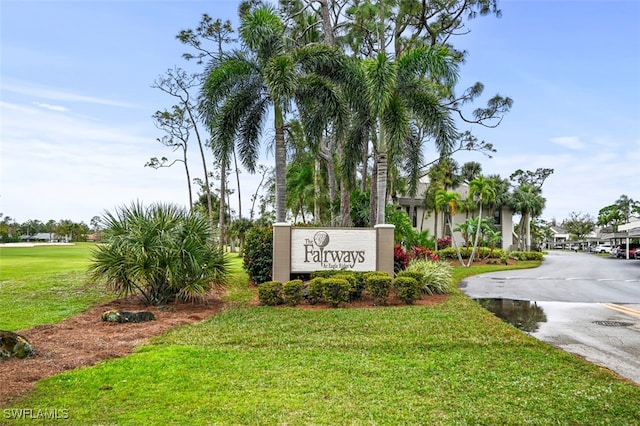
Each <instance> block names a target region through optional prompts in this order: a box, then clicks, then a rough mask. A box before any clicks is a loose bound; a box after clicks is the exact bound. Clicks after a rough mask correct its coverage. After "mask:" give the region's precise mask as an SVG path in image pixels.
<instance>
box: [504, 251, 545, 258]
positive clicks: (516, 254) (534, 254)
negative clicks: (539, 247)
mask: <svg viewBox="0 0 640 426" xmlns="http://www.w3.org/2000/svg"><path fill="white" fill-rule="evenodd" d="M509 257H510V258H512V259H516V260H542V259H543V257H544V255H543V254H542V252H541V251H512V252H509Z"/></svg>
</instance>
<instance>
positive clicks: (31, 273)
mask: <svg viewBox="0 0 640 426" xmlns="http://www.w3.org/2000/svg"><path fill="white" fill-rule="evenodd" d="M92 247H93V244H88V243H80V244H75V245H64V246H48V245H41V246H35V247H0V329H1V330H10V331H18V330H23V329H26V328H30V327H33V326H36V325H39V324H54V323H57V322H59V321H61V320H63V319H64V318H67V317H70V316H72V315H75V314H77V313H80V312H82V311H84V310H86V309H88V308H90V307H91V306H93V305H95V304H96V303H98V302H101V301H106V300H110V299H113V297H114V296H113V294H111V293H109V292H107V291H106V289H105V288H104V287H103V286H99V285H95V284H93V283H91V282H89V280H88V278H87V274H86V270H87V267H88V265H89V255H90V252H91V248H92Z"/></svg>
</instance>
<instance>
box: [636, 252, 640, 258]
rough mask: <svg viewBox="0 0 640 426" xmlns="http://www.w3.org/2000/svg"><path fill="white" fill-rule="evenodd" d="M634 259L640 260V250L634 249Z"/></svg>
mask: <svg viewBox="0 0 640 426" xmlns="http://www.w3.org/2000/svg"><path fill="white" fill-rule="evenodd" d="M636 259H638V260H640V250H636Z"/></svg>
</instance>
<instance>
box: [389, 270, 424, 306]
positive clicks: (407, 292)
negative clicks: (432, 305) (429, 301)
mask: <svg viewBox="0 0 640 426" xmlns="http://www.w3.org/2000/svg"><path fill="white" fill-rule="evenodd" d="M393 286H394V288H395V289H396V297H397V298H398V299H400V300H402V301H403V302H404V303H406V304H407V305H411V304H412V303H413V302H415V301H416V300H418V299H419V298H420V293H421V285H420V282H419V281H418V280H416V279H415V278H411V277H408V276H405V277H397V278H396V279H395V280H393Z"/></svg>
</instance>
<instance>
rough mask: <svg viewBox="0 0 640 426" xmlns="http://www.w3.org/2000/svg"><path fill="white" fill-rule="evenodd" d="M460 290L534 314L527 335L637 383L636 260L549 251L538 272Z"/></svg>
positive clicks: (492, 276) (479, 280)
mask: <svg viewBox="0 0 640 426" xmlns="http://www.w3.org/2000/svg"><path fill="white" fill-rule="evenodd" d="M460 288H461V290H463V291H464V292H465V293H466V294H467V295H468V296H469V297H471V298H473V299H478V300H479V301H481V302H486V301H488V300H495V299H497V300H499V301H500V303H499V304H498V306H507V307H509V309H511V310H512V311H513V310H514V306H515V307H523V306H524V307H525V308H526V309H527V311H528V312H529V313H530V312H533V311H535V313H536V315H535V317H534V319H535V320H537V321H538V322H537V323H535V324H534V325H533V326H532V327H531V328H530V329H529V330H530V331H529V333H530V334H531V335H532V336H534V337H536V338H538V339H540V340H542V341H545V342H547V343H550V344H552V345H554V346H556V347H558V348H561V349H563V350H566V351H568V352H571V353H575V354H577V355H580V356H582V357H584V358H585V359H587V360H588V361H591V362H593V363H596V364H598V365H601V366H604V367H607V368H609V369H611V370H613V371H615V372H617V373H618V374H620V375H621V376H623V377H626V378H628V379H630V380H633V381H634V382H636V383H638V384H640V260H626V259H614V258H611V257H608V258H603V257H600V256H596V255H594V254H589V253H575V252H565V251H551V252H550V253H549V254H547V255H546V256H545V261H544V262H543V263H542V265H541V266H540V267H539V268H536V269H527V270H517V271H503V272H493V273H489V274H483V275H478V276H474V277H469V278H467V279H465V280H464V281H462V282H461V284H460ZM505 302H509V303H505ZM494 305H495V304H494ZM532 308H535V309H532ZM499 316H500V315H499ZM525 329H526V328H525Z"/></svg>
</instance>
